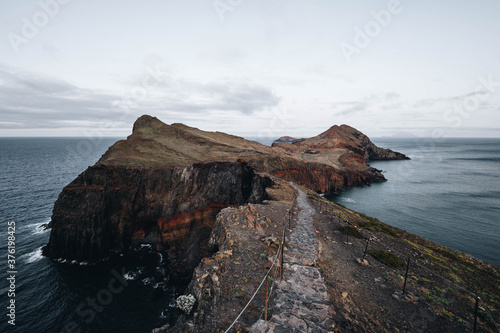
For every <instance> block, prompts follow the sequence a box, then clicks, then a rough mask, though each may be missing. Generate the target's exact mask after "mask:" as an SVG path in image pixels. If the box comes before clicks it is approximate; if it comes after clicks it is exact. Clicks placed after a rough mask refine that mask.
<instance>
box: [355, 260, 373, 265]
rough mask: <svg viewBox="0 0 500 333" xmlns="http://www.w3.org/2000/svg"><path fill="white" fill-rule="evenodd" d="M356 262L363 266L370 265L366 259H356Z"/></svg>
mask: <svg viewBox="0 0 500 333" xmlns="http://www.w3.org/2000/svg"><path fill="white" fill-rule="evenodd" d="M356 262H357V263H358V264H360V265H361V266H368V265H369V264H370V263H369V262H368V260H366V259H361V258H356Z"/></svg>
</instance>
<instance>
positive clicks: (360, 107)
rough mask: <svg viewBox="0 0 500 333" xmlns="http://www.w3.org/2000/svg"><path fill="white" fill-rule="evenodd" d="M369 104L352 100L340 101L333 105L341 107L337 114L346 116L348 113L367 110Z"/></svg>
mask: <svg viewBox="0 0 500 333" xmlns="http://www.w3.org/2000/svg"><path fill="white" fill-rule="evenodd" d="M368 106H369V104H368V103H366V102H359V101H352V102H339V103H335V104H333V105H332V108H333V109H336V110H338V109H340V110H339V111H337V112H335V115H337V116H344V115H348V114H355V113H359V112H362V111H365V110H366V109H367V108H368Z"/></svg>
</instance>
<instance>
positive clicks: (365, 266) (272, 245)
mask: <svg viewBox="0 0 500 333" xmlns="http://www.w3.org/2000/svg"><path fill="white" fill-rule="evenodd" d="M378 159H391V160H401V159H407V157H406V156H405V155H403V154H401V153H398V152H394V151H391V150H389V149H383V148H380V147H377V146H376V145H374V144H373V143H372V142H371V141H370V140H369V138H368V137H366V135H364V134H363V133H361V132H359V131H357V130H356V129H354V128H352V127H349V126H347V125H341V126H333V127H331V128H330V129H328V130H327V131H325V132H323V133H321V134H319V135H318V136H315V137H312V138H308V139H295V138H292V137H284V138H281V139H279V140H277V141H276V142H275V143H273V145H272V147H269V146H264V145H262V144H259V143H257V142H254V141H248V140H245V139H243V138H240V137H237V136H232V135H228V134H225V133H221V132H206V131H202V130H199V129H196V128H192V127H189V126H186V125H183V124H172V125H167V124H164V123H163V122H161V121H160V120H158V119H157V118H154V117H151V116H142V117H140V118H139V119H137V121H136V122H135V124H134V128H133V132H132V134H131V135H130V136H129V137H128V138H127V139H126V140H122V141H118V142H117V143H115V144H114V145H113V146H112V147H110V148H109V150H108V151H107V152H106V153H105V154H104V155H103V156H102V158H101V159H100V160H99V161H98V162H97V163H96V165H94V166H92V167H89V168H88V169H87V170H85V171H84V172H83V173H82V174H80V175H79V176H78V177H77V178H76V179H75V180H74V181H73V182H71V183H70V184H69V185H67V186H66V187H65V188H64V189H63V190H62V192H61V194H60V195H59V198H58V199H57V201H56V203H55V205H54V210H53V216H52V220H51V223H50V227H51V234H50V240H49V243H48V244H47V246H46V247H45V248H44V249H43V253H44V254H45V255H46V256H48V257H50V258H54V259H56V258H62V259H66V260H76V261H86V262H95V261H98V260H101V259H103V258H106V257H107V256H109V255H112V254H114V253H120V254H127V253H128V252H130V251H133V249H135V248H137V247H138V246H140V245H141V244H150V245H152V246H153V248H155V249H156V250H157V251H161V252H162V253H164V254H166V256H167V257H168V263H169V276H165V277H164V278H165V279H166V280H167V279H170V281H171V282H172V281H179V283H181V284H184V285H187V284H189V285H188V287H187V290H186V294H192V295H194V296H195V299H196V304H195V307H194V309H193V311H192V312H191V313H190V314H189V315H180V317H179V321H178V323H177V324H176V325H175V326H174V327H170V326H168V325H167V326H165V327H163V328H160V329H157V330H155V331H156V332H224V330H225V329H227V328H228V327H229V325H230V324H231V323H232V321H233V320H234V319H235V317H236V315H237V314H238V313H239V311H240V310H241V309H242V308H243V307H244V306H245V304H246V303H247V301H248V300H249V299H250V297H251V296H252V293H253V291H254V290H256V288H257V287H258V285H259V283H261V280H262V277H264V276H265V274H266V271H267V269H268V268H269V267H270V265H271V261H272V258H274V257H275V254H276V250H277V248H278V247H279V243H280V239H279V237H280V236H279V235H280V234H281V231H282V230H283V221H284V218H283V217H284V215H285V214H286V212H287V209H289V208H290V207H293V209H292V216H293V218H292V219H291V220H290V221H289V225H288V227H287V229H286V232H287V243H286V245H287V247H286V248H285V257H284V259H285V260H284V262H285V266H284V267H285V270H284V274H285V277H286V278H285V280H284V281H283V282H281V283H277V281H276V280H273V281H272V282H271V284H272V285H274V284H275V285H276V286H275V293H274V294H272V295H273V298H272V299H271V300H270V302H271V303H270V304H271V308H272V309H273V310H271V311H270V313H269V316H270V321H269V323H267V324H266V323H263V322H262V318H261V317H262V310H263V308H262V307H263V304H264V300H263V298H264V296H263V294H262V293H260V294H258V295H256V297H255V300H254V302H253V303H252V304H253V305H251V306H250V307H249V308H248V309H247V312H246V314H245V315H244V316H242V317H241V319H239V320H238V322H237V324H236V325H235V326H234V329H233V332H237V331H239V332H245V331H248V330H251V331H252V332H294V331H295V332H328V331H336V332H344V331H353V332H396V331H401V332H427V331H429V332H442V331H451V332H452V331H457V332H458V331H461V329H462V328H463V327H465V326H467V325H469V326H467V327H470V324H469V323H470V319H471V318H470V316H471V311H469V307H470V306H471V305H470V302H471V300H470V295H467V293H465V292H463V291H462V290H459V289H460V288H463V289H464V290H469V289H472V290H476V289H478V288H480V290H481V291H482V292H484V293H486V294H487V295H488V297H487V299H488V301H487V302H489V303H488V306H489V308H488V309H490V308H491V309H492V311H493V317H495V318H494V319H493V318H491V320H492V321H493V322H494V321H495V320H497V319H498V303H499V301H498V300H499V299H500V298H499V297H498V288H499V286H500V277H499V273H498V270H497V269H496V268H495V267H492V266H490V265H487V264H485V263H483V262H481V261H479V260H476V259H474V258H471V257H470V256H467V255H465V254H463V253H459V252H456V251H452V250H449V249H446V248H444V247H442V246H440V245H437V244H435V243H432V242H429V241H426V240H424V239H422V238H419V237H417V236H415V235H411V234H408V233H406V232H404V231H401V230H399V229H396V228H392V227H390V226H387V225H385V224H383V223H381V222H380V221H378V220H376V219H372V218H369V217H366V216H364V215H362V214H359V213H356V212H354V211H351V210H349V209H347V208H345V207H342V206H340V205H337V204H333V203H331V202H328V201H326V200H325V199H323V198H322V197H320V196H319V195H318V193H338V192H340V191H342V190H343V189H345V188H348V187H352V186H363V185H367V184H370V183H372V182H383V181H385V180H386V179H385V178H384V176H383V175H382V173H381V171H380V170H377V169H374V168H372V167H370V166H369V164H367V162H369V161H370V160H378ZM295 198H297V199H295ZM347 222H348V223H349V224H345V223H347ZM342 223H344V225H343V224H342ZM346 231H347V233H352V236H351V241H350V242H348V243H347V244H344V243H345V242H344V237H345V232H346ZM354 235H357V236H359V238H356V236H354ZM360 235H361V236H360ZM367 237H370V238H373V239H377V240H379V241H380V242H382V241H383V244H390V246H391V247H392V248H393V249H394V250H397V251H398V255H397V256H396V257H398V256H399V257H403V259H406V257H405V256H408V257H411V258H414V260H418V262H419V263H421V264H422V265H424V266H426V267H427V268H428V269H429V270H430V271H432V272H436V273H439V275H441V276H444V277H445V278H448V279H451V280H453V281H454V282H455V283H456V284H457V285H460V286H461V287H460V288H455V289H456V290H458V291H456V290H455V289H453V291H450V292H449V294H446V293H447V291H446V290H447V289H446V288H448V287H444V285H443V284H446V282H436V279H435V278H434V276H433V275H432V274H431V275H425V274H423V273H421V274H416V273H414V274H413V275H412V277H413V280H412V281H411V282H409V288H410V290H411V292H410V293H409V294H408V295H410V296H408V295H406V296H405V295H400V294H398V293H397V290H399V289H400V284H401V279H400V275H401V274H402V273H399V271H398V270H397V269H399V268H401V267H395V268H394V267H392V268H387V265H386V264H387V263H384V262H383V260H382V261H380V262H379V261H377V260H375V259H374V258H375V257H376V256H373V257H369V258H368V260H366V259H365V260H364V261H363V260H359V258H358V257H360V256H361V255H362V254H363V247H364V244H365V241H364V239H365V238H367ZM375 243H376V242H375ZM375 243H374V244H375ZM377 244H378V243H377ZM374 248H375V246H374ZM386 250H387V249H384V251H386ZM390 251H391V250H389V252H390ZM386 252H387V251H386ZM360 253H361V255H360ZM356 258H357V259H358V261H356ZM403 259H401V260H403ZM358 262H360V263H361V264H359V263H358ZM427 281H429V282H427ZM426 283H429V285H426ZM434 285H435V286H439V287H438V288H439V290H441V291H440V292H439V294H436V293H437V292H436V290H435V289H433V286H434ZM473 286H474V288H476V289H473ZM478 286H479V287H478ZM450 289H451V288H450ZM444 294H446V296H447V297H448V296H449V297H450V298H452V299H453V300H454V301H448V300H447V299H448V298H446V297H445V295H444ZM437 299H438V300H437ZM439 299H444V300H446V302H448V303H447V304H445V303H442V302H441V303H440V301H439ZM473 301H474V299H472V302H473ZM485 302H486V301H485ZM434 303H436V304H434ZM382 304H383V305H382ZM449 304H452V305H453V306H455V307H453V306H450V305H449ZM460 304H465V305H463V306H461V305H460ZM445 305H446V306H445ZM401 309H404V310H401ZM483 310H484V311H483V312H484V313H486V308H483ZM405 311H406V312H405ZM450 313H451V315H450ZM396 316H400V318H398V317H396ZM485 316H486V315H485ZM481 320H482V321H481V324H482V325H483V326H481V327H483V328H484V329H485V330H490V329H491V327H493V325H492V324H491V323H488V320H489V317H483V318H482V319H481ZM464 322H465V323H466V324H464ZM434 328H435V329H434Z"/></svg>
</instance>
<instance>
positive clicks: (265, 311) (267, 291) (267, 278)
mask: <svg viewBox="0 0 500 333" xmlns="http://www.w3.org/2000/svg"><path fill="white" fill-rule="evenodd" d="M268 295H269V275H268V276H266V305H265V309H264V320H265V321H266V323H267V299H268V298H269V297H268Z"/></svg>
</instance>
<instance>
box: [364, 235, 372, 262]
mask: <svg viewBox="0 0 500 333" xmlns="http://www.w3.org/2000/svg"><path fill="white" fill-rule="evenodd" d="M371 240H372V238H371V237H368V238H367V239H366V245H365V252H364V253H363V259H362V260H365V257H366V251H367V250H368V244H369V243H370V241H371Z"/></svg>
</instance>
